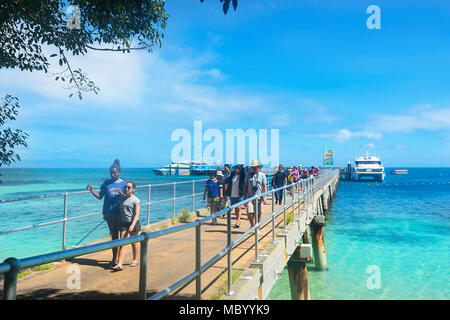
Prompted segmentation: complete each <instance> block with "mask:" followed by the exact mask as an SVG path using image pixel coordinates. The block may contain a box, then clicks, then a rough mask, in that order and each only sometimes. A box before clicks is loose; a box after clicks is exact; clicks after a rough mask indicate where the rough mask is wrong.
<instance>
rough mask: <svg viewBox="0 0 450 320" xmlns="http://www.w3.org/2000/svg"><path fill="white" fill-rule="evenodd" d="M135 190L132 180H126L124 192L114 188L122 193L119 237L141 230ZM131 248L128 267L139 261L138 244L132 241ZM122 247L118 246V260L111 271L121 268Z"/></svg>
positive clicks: (139, 209) (139, 203)
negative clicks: (131, 252) (130, 258)
mask: <svg viewBox="0 0 450 320" xmlns="http://www.w3.org/2000/svg"><path fill="white" fill-rule="evenodd" d="M135 191H136V184H135V183H134V182H133V181H128V182H127V184H126V185H125V193H123V192H122V190H120V189H116V192H118V193H120V194H121V195H122V197H123V198H122V199H121V200H120V219H119V220H120V224H119V226H120V239H123V238H126V237H129V236H137V235H138V233H139V231H141V222H140V221H139V213H140V212H141V201H140V200H139V198H138V197H136V196H135V195H134V192H135ZM131 247H132V248H133V260H132V262H131V263H130V267H136V266H137V265H138V264H139V263H138V260H137V255H138V244H137V242H135V243H132V244H131ZM124 252H125V251H124V247H119V248H118V261H117V264H116V265H115V266H114V267H113V271H122V270H123V256H124Z"/></svg>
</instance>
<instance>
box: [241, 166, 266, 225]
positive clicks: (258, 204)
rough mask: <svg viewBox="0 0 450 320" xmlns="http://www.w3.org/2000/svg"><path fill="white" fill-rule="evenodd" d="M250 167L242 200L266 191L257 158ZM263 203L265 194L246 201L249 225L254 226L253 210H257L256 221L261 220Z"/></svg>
mask: <svg viewBox="0 0 450 320" xmlns="http://www.w3.org/2000/svg"><path fill="white" fill-rule="evenodd" d="M250 167H251V168H252V171H250V172H248V173H247V177H246V178H245V186H244V200H245V199H247V198H251V197H254V196H256V195H259V194H262V193H265V192H267V178H266V175H265V174H264V173H262V172H261V165H260V164H259V162H258V160H253V161H252V163H251V164H250ZM263 203H266V196H263V197H262V198H259V199H258V200H255V201H251V202H248V203H247V215H248V220H249V222H250V226H252V227H253V226H254V221H253V216H254V213H255V212H258V221H260V220H261V214H262V204H263Z"/></svg>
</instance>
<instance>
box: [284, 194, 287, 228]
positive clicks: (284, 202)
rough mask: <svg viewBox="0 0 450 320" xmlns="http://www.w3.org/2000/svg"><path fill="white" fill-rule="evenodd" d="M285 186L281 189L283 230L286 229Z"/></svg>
mask: <svg viewBox="0 0 450 320" xmlns="http://www.w3.org/2000/svg"><path fill="white" fill-rule="evenodd" d="M286 189H287V186H286V188H284V189H283V206H284V212H283V215H284V218H283V231H286Z"/></svg>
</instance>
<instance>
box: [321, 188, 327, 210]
mask: <svg viewBox="0 0 450 320" xmlns="http://www.w3.org/2000/svg"><path fill="white" fill-rule="evenodd" d="M325 192H326V191H325ZM325 192H324V193H322V195H321V196H320V202H322V214H323V215H325V214H326V213H327V212H328V201H327V197H326V195H325Z"/></svg>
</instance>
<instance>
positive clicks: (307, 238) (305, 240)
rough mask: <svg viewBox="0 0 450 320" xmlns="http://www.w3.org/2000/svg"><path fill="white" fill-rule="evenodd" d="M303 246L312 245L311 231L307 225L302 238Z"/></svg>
mask: <svg viewBox="0 0 450 320" xmlns="http://www.w3.org/2000/svg"><path fill="white" fill-rule="evenodd" d="M302 240H303V244H311V232H310V231H309V225H306V230H305V232H303V236H302Z"/></svg>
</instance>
